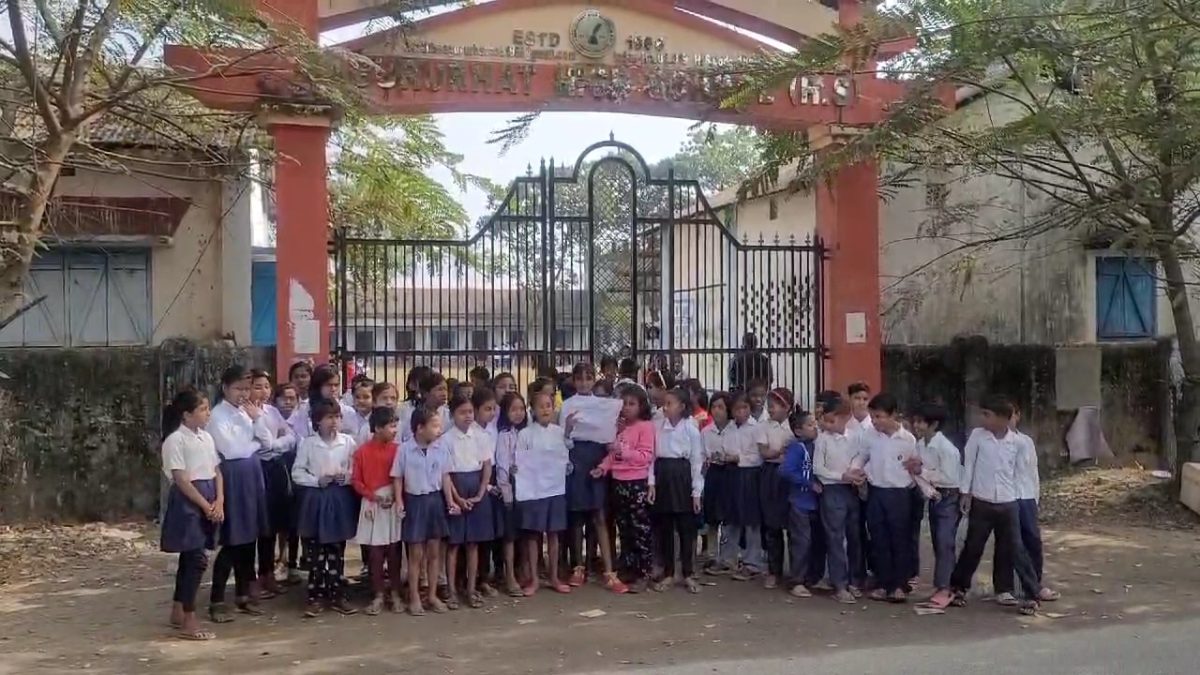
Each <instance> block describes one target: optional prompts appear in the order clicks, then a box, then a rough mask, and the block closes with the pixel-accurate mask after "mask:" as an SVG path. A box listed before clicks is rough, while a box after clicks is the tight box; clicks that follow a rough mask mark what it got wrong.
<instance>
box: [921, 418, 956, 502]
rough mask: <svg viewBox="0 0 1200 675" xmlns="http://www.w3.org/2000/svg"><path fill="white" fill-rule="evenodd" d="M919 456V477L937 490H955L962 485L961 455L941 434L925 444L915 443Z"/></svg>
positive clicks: (935, 435) (937, 434) (924, 442)
mask: <svg viewBox="0 0 1200 675" xmlns="http://www.w3.org/2000/svg"><path fill="white" fill-rule="evenodd" d="M917 452H918V453H920V455H921V477H922V478H924V479H925V480H927V481H929V484H930V485H932V486H933V487H935V488H939V489H950V488H954V489H957V488H959V487H960V486H961V485H962V453H961V452H959V451H958V448H956V447H954V444H953V443H951V442H950V439H948V438H946V436H945V435H943V434H942V432H940V431H939V432H937V433H936V434H934V435H933V438H931V439H929V442H926V441H925V439H924V438H922V439H921V440H919V441H917Z"/></svg>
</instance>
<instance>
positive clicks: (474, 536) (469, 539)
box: [446, 471, 496, 544]
mask: <svg viewBox="0 0 1200 675" xmlns="http://www.w3.org/2000/svg"><path fill="white" fill-rule="evenodd" d="M450 482H452V483H454V489H455V490H458V496H460V497H462V498H464V499H467V498H470V497H474V496H475V495H477V494H479V486H480V484H481V483H482V482H483V471H461V472H458V473H451V474H450ZM494 518H495V516H493V515H492V497H491V495H485V496H484V498H483V500H482V501H480V502H479V503H478V504H476V505H475V508H473V509H471V510H470V511H467V512H466V513H462V514H459V515H457V516H447V517H446V530H447V531H446V536H447V537H449V539H450V543H451V544H478V543H481V542H485V541H492V540H493V539H495V538H496V523H495V522H494Z"/></svg>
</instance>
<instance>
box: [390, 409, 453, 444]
mask: <svg viewBox="0 0 1200 675" xmlns="http://www.w3.org/2000/svg"><path fill="white" fill-rule="evenodd" d="M415 410H416V404H414V405H411V406H408V410H406V411H405V410H402V411H401V413H400V422H401V424H403V425H404V426H402V427H401V428H400V441H401V442H404V441H411V440H412V439H413V430H412V416H413V411H415ZM438 417H441V418H442V433H443V434H444V433H446V432H447V431H449V430H450V428H451V427H453V426H454V421H453V420H451V419H450V406H448V405H443V406H442V407H440V408H438Z"/></svg>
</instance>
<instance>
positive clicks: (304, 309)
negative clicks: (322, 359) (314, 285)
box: [288, 279, 321, 356]
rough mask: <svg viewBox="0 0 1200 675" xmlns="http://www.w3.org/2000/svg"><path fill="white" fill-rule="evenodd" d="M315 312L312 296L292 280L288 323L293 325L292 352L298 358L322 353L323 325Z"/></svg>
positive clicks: (289, 287)
mask: <svg viewBox="0 0 1200 675" xmlns="http://www.w3.org/2000/svg"><path fill="white" fill-rule="evenodd" d="M314 310H315V307H314V306H313V298H312V295H309V293H308V291H307V290H305V289H304V286H303V285H301V284H300V282H299V281H296V280H295V279H292V280H291V283H290V284H288V322H289V323H291V324H292V351H293V352H294V353H295V354H296V356H310V355H316V354H320V352H321V323H320V322H319V321H317V317H316V312H315V311H314Z"/></svg>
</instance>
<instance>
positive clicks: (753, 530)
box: [722, 393, 763, 581]
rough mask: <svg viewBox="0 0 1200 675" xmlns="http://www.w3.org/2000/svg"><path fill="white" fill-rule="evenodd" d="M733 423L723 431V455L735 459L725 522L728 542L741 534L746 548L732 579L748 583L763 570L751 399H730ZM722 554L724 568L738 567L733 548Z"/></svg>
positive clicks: (757, 459)
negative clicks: (739, 566) (744, 539)
mask: <svg viewBox="0 0 1200 675" xmlns="http://www.w3.org/2000/svg"><path fill="white" fill-rule="evenodd" d="M732 410H733V424H732V425H731V426H730V428H729V429H726V430H725V434H724V436H725V442H724V447H725V454H726V455H727V456H729V457H735V458H736V460H735V461H736V463H737V468H736V469H734V479H733V481H732V486H733V488H732V495H731V499H730V509H729V513H728V514H726V517H725V523H726V526H727V529H728V530H729V532H728V534H729V541H731V542H736V541H738V540H739V539H741V537H742V536H743V535H745V538H746V548H745V550H744V551H743V552H742V560H741V568H740V569H739V570H738V572H737V573H736V574H734V575H733V578H734V579H735V580H737V581H748V580H750V579H753V578H754V577H756V576H758V574H759V572H760V571H761V569H762V557H763V556H762V536H761V532H760V527H761V526H762V506H761V505H760V504H759V496H758V492H759V486H760V479H761V476H762V454H761V453H760V452H759V450H758V438H759V435H758V430H757V428H756V423H755V422H754V419H753V418H752V417H751V416H750V399H749V398H748V397H747V396H746V395H745V394H742V393H738V394H735V395H734V398H733V408H732ZM727 553H728V555H724V554H723V556H722V557H723V560H722V562H724V563H725V565H726V566H729V567H733V566H736V565H737V549H736V548H735V547H733V546H731V547H730V550H729V551H728V552H727Z"/></svg>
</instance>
